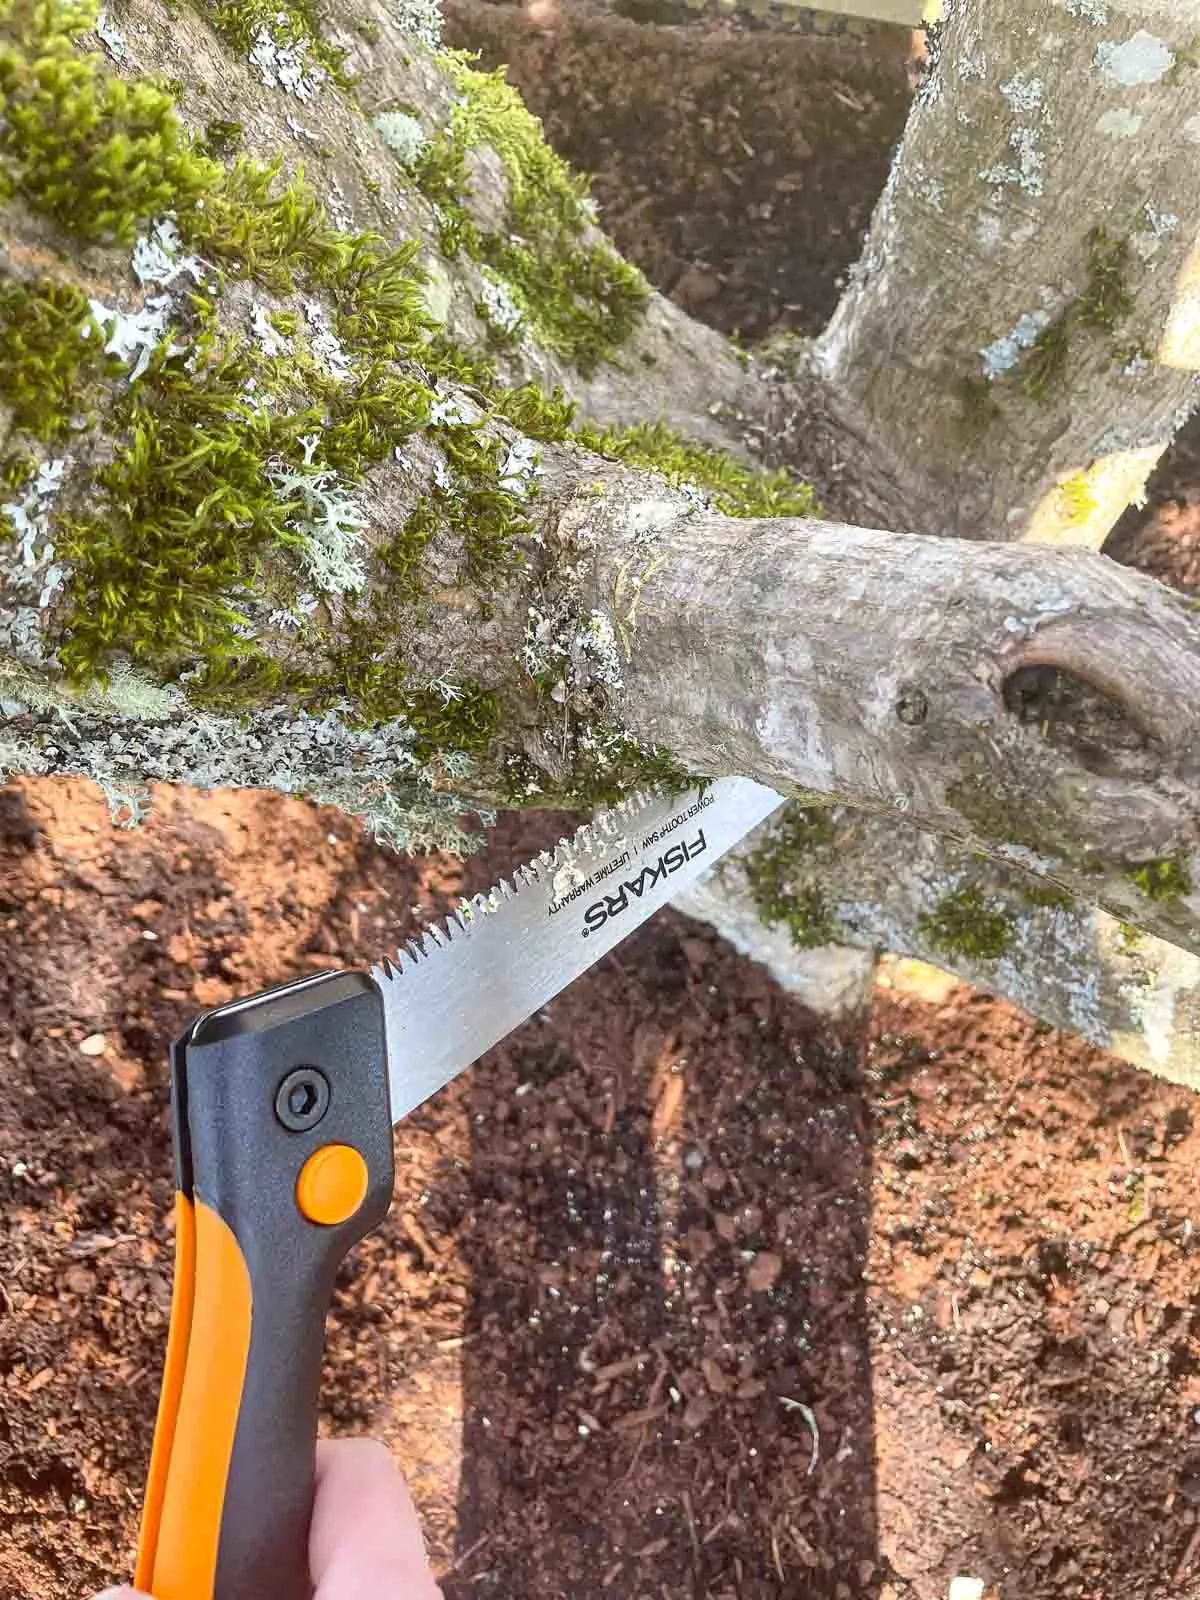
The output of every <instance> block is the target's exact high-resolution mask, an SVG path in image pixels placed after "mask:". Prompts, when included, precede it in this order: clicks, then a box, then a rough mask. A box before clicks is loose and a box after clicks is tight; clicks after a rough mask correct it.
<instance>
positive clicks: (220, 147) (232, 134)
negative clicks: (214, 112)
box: [202, 117, 242, 161]
mask: <svg viewBox="0 0 1200 1600" xmlns="http://www.w3.org/2000/svg"><path fill="white" fill-rule="evenodd" d="M241 142H242V125H241V123H240V122H229V121H226V120H225V119H224V118H223V117H214V119H213V120H212V121H211V122H209V123H207V124H206V126H205V129H204V142H203V146H202V148H203V150H204V152H205V154H206V155H210V156H212V158H213V159H214V161H223V160H224V159H225V157H226V156H231V155H232V154H233V153H234V151H235V150H236V149H237V148H238V146H239V145H240V144H241Z"/></svg>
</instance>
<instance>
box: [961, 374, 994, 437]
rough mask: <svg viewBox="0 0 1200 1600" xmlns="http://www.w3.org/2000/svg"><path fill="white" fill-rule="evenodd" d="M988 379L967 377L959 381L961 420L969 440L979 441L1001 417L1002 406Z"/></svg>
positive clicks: (964, 432)
mask: <svg viewBox="0 0 1200 1600" xmlns="http://www.w3.org/2000/svg"><path fill="white" fill-rule="evenodd" d="M992 388H993V386H992V384H991V383H990V382H989V380H988V379H987V378H976V377H974V376H967V377H965V378H960V379H959V381H958V398H959V420H960V425H961V428H962V432H963V434H964V435H965V437H966V438H968V439H978V438H980V437H981V436H982V435H983V433H984V432H986V430H987V428H988V427H989V425H990V424H991V423H993V422H994V421H995V420H996V418H997V417H998V416H999V415H1000V406H999V404H998V403H997V400H996V396H995V395H994V394H993V392H992Z"/></svg>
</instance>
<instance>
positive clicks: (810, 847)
mask: <svg viewBox="0 0 1200 1600" xmlns="http://www.w3.org/2000/svg"><path fill="white" fill-rule="evenodd" d="M833 836H834V825H833V819H832V817H831V816H830V814H829V811H828V810H827V809H826V808H825V807H822V806H810V805H799V804H793V805H789V806H788V807H786V809H785V810H784V811H783V813H782V814H781V816H780V818H779V820H778V821H777V822H776V824H775V825H774V827H773V828H772V830H771V833H770V835H769V836H768V838H767V840H766V842H765V843H764V844H762V845H760V846H759V848H758V849H757V850H755V851H753V852H752V853H751V854H750V855H749V856H747V858H746V861H745V864H744V871H745V874H746V882H747V884H748V885H749V888H750V893H751V896H752V898H753V900H754V904H755V906H756V907H757V909H758V914H759V916H760V917H761V918H762V919H763V921H764V922H765V923H766V924H767V925H768V926H769V927H784V928H786V929H787V931H788V933H789V934H790V935H791V938H792V943H793V944H794V945H795V946H796V947H797V949H800V950H812V949H815V948H816V947H817V946H818V945H823V944H831V943H833V942H834V941H835V940H836V938H837V923H836V921H835V919H834V916H833V912H832V910H831V908H830V906H829V903H828V901H827V900H826V897H825V895H824V893H823V891H822V890H821V889H820V887H819V886H817V885H814V884H806V885H803V886H797V882H796V879H797V875H798V874H800V873H801V872H803V871H806V870H807V866H808V860H809V858H810V857H811V856H812V854H813V852H814V851H819V850H821V849H822V848H824V847H825V846H827V845H829V844H830V843H832V840H833Z"/></svg>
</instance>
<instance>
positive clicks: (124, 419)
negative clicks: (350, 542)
mask: <svg viewBox="0 0 1200 1600" xmlns="http://www.w3.org/2000/svg"><path fill="white" fill-rule="evenodd" d="M193 358H194V370H188V368H187V367H185V365H184V363H183V360H182V359H181V358H180V357H179V356H177V355H170V354H168V353H167V347H166V346H164V347H163V348H162V349H160V351H159V353H158V354H157V356H156V357H155V358H154V360H153V361H152V363H151V367H150V370H149V371H148V372H147V374H146V375H145V377H144V378H143V379H142V380H141V381H140V382H139V383H138V384H136V385H135V386H134V387H133V388H132V389H131V390H130V392H129V394H128V395H127V396H126V397H125V398H124V399H123V400H122V401H121V402H120V403H119V404H118V408H117V413H116V417H115V421H116V422H117V424H118V426H119V428H120V429H121V430H122V432H123V433H124V435H125V438H126V440H127V442H126V443H125V444H124V446H123V447H122V448H121V449H119V450H118V452H117V454H116V456H115V458H114V459H113V461H112V462H111V464H110V465H109V466H107V467H104V468H102V469H101V471H100V472H99V473H98V474H97V475H96V480H95V484H96V489H97V491H98V498H99V502H100V503H99V504H98V505H97V506H96V508H95V509H94V510H89V511H87V512H83V513H80V514H78V515H76V516H74V517H64V518H63V519H61V521H60V523H59V535H58V539H57V544H58V548H59V551H60V554H61V555H62V557H63V559H64V560H66V561H67V562H69V563H70V564H71V568H72V571H71V576H70V579H69V580H68V585H67V590H66V595H65V601H66V604H65V605H64V607H63V611H62V614H61V617H60V619H59V624H60V627H61V644H60V648H59V655H60V659H61V660H62V662H63V665H64V667H65V668H66V670H67V672H68V673H69V675H70V676H71V677H72V678H73V679H74V680H76V681H85V680H88V679H91V678H95V677H96V676H98V675H101V674H102V673H103V671H104V668H105V664H106V662H107V661H108V659H109V658H110V657H111V655H112V653H113V652H114V651H123V652H125V653H126V654H128V655H129V656H130V658H131V659H133V660H134V661H140V662H146V663H149V664H152V665H153V666H154V667H155V668H156V669H157V670H158V671H160V672H161V673H163V674H164V675H166V676H170V675H171V674H172V673H173V672H174V671H176V670H178V668H179V667H181V666H183V665H185V664H188V663H189V662H190V661H191V660H192V659H193V658H196V657H198V658H200V659H201V660H203V661H206V662H207V663H208V664H209V669H210V672H211V671H212V670H213V669H214V668H217V667H220V666H221V665H222V664H224V663H226V662H229V661H233V660H237V659H238V658H239V657H240V656H242V655H244V654H245V651H246V647H245V641H244V639H243V638H242V636H241V635H240V633H239V631H238V630H239V627H240V626H241V625H242V624H243V623H244V622H245V620H246V619H245V617H244V615H243V613H242V612H241V611H240V610H239V608H238V606H237V604H236V603H235V602H234V601H233V600H232V599H231V596H234V595H238V594H247V595H248V594H250V593H253V592H254V591H255V588H256V584H257V583H258V581H259V580H260V578H261V573H262V562H263V558H264V554H265V553H266V552H269V551H271V550H272V549H276V550H278V549H283V548H286V547H289V546H294V545H295V544H296V543H297V542H298V536H297V535H296V533H295V532H294V530H293V529H292V528H291V527H289V525H288V524H289V517H290V516H291V514H292V513H293V512H294V511H296V509H297V507H296V505H295V504H292V503H289V502H287V501H285V500H284V499H283V498H282V497H281V496H280V494H279V492H278V490H277V489H276V487H275V485H274V484H273V483H271V482H270V481H269V480H268V479H267V477H266V472H265V468H266V465H267V463H268V462H269V461H271V460H272V459H275V458H278V459H280V460H288V459H292V460H295V459H297V458H298V456H299V451H298V449H297V445H296V439H297V437H298V435H299V434H301V433H304V432H307V431H309V430H315V428H316V427H317V426H318V425H319V415H317V414H314V413H307V414H305V413H296V414H293V415H291V416H284V417H274V416H263V415H259V414H257V413H256V412H255V411H253V410H252V409H251V408H250V407H249V406H248V405H247V404H246V401H245V400H244V398H243V394H244V391H245V387H246V383H247V381H248V379H249V378H250V377H251V376H252V375H253V361H252V357H251V356H250V355H249V354H248V353H247V352H245V351H244V350H242V351H239V350H236V349H234V347H233V346H231V345H228V344H225V343H224V342H222V341H219V340H216V339H214V338H212V337H211V336H203V337H202V338H201V340H200V341H199V342H198V344H197V346H196V350H195V352H193Z"/></svg>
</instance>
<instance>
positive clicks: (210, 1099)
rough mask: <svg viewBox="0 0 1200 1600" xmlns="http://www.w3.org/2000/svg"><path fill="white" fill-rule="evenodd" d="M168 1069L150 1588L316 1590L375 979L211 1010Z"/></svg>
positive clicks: (388, 1168)
mask: <svg viewBox="0 0 1200 1600" xmlns="http://www.w3.org/2000/svg"><path fill="white" fill-rule="evenodd" d="M175 1077H176V1089H175V1097H176V1107H177V1119H178V1128H177V1149H178V1158H179V1167H180V1188H181V1194H182V1195H184V1196H185V1197H189V1198H190V1199H191V1201H192V1203H193V1206H194V1214H195V1241H196V1242H195V1287H194V1291H193V1296H192V1306H191V1312H190V1321H189V1328H188V1333H187V1348H186V1359H185V1360H184V1362H183V1364H182V1381H181V1385H180V1390H179V1396H178V1406H177V1409H176V1412H175V1415H174V1417H173V1418H172V1419H170V1421H169V1432H170V1435H171V1437H170V1440H169V1441H168V1442H167V1443H166V1444H165V1446H164V1448H165V1449H166V1450H167V1452H168V1456H169V1460H168V1464H167V1467H166V1471H165V1480H164V1483H163V1485H162V1489H161V1510H160V1512H159V1514H158V1517H157V1527H156V1528H155V1530H154V1533H153V1539H152V1543H153V1553H152V1557H151V1563H152V1567H153V1572H152V1576H151V1578H150V1583H151V1588H150V1592H151V1594H152V1595H153V1596H154V1597H155V1600H210V1597H211V1600H308V1597H309V1596H310V1594H311V1584H310V1581H309V1575H308V1528H309V1521H310V1517H311V1512H312V1500H313V1489H314V1481H315V1453H316V1431H317V1399H318V1389H319V1385H320V1374H321V1359H322V1352H323V1346H324V1328H325V1315H326V1311H327V1308H328V1304H329V1297H330V1293H331V1290H332V1287H333V1281H334V1277H335V1275H336V1272H337V1269H338V1265H339V1263H340V1262H341V1260H342V1259H343V1257H344V1256H345V1255H346V1253H347V1251H348V1250H349V1249H350V1248H351V1247H352V1246H353V1245H354V1244H356V1243H357V1242H358V1240H360V1239H361V1238H362V1237H363V1236H364V1235H365V1234H366V1233H368V1232H369V1231H370V1230H371V1229H372V1228H373V1227H375V1226H377V1224H378V1223H379V1222H381V1221H382V1219H383V1217H384V1216H385V1215H386V1213H387V1209H388V1206H389V1203H390V1201H391V1194H392V1179H393V1169H392V1137H391V1118H390V1115H389V1104H388V1090H387V1052H386V1040H385V1034H384V1023H383V1007H382V1002H381V1000H380V997H379V993H378V991H377V989H376V988H375V985H374V984H373V983H372V982H371V981H370V979H369V978H367V977H365V976H364V975H362V974H360V973H355V972H347V973H337V974H326V975H323V976H322V977H321V978H318V979H307V980H304V981H303V982H301V983H299V984H293V985H289V986H287V987H286V988H284V989H280V990H276V991H273V992H271V993H269V994H266V995H260V996H257V997H255V999H253V1000H251V1001H248V1002H240V1003H238V1004H236V1005H234V1006H229V1007H225V1008H222V1009H221V1010H218V1011H216V1012H212V1013H209V1015H208V1016H206V1017H204V1018H202V1019H201V1020H200V1022H199V1023H197V1024H196V1026H195V1027H194V1028H193V1029H192V1031H191V1033H190V1034H189V1035H188V1036H187V1037H186V1039H185V1040H184V1041H183V1042H182V1046H181V1047H180V1048H179V1049H177V1052H176V1058H175ZM178 1315H180V1312H179V1311H178V1310H176V1311H173V1329H172V1332H173V1334H174V1331H175V1330H174V1321H175V1318H176V1317H177V1316H178ZM165 1409H167V1406H166V1401H165V1400H164V1410H165ZM163 1431H164V1420H163V1418H162V1417H161V1416H160V1423H159V1434H160V1436H161V1435H162V1434H163ZM158 1449H159V1441H158V1439H156V1451H157V1450H158ZM153 1476H154V1474H153V1469H152V1482H153ZM148 1507H149V1497H148ZM214 1517H215V1519H216V1520H215V1521H214ZM141 1573H142V1566H141V1564H139V1576H141ZM143 1581H145V1580H144V1579H143Z"/></svg>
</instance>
